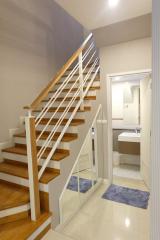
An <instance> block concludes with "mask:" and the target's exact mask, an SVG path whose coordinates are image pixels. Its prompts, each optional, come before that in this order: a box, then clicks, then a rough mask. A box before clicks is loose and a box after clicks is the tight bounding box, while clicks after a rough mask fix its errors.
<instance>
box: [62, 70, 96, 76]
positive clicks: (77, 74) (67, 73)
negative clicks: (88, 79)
mask: <svg viewBox="0 0 160 240" xmlns="http://www.w3.org/2000/svg"><path fill="white" fill-rule="evenodd" d="M95 72H96V71H92V72H91V74H94V73H95ZM98 72H99V71H98ZM69 74H70V72H67V71H66V74H64V75H63V77H68V75H69ZM87 74H88V72H83V75H87ZM74 76H79V73H75V74H74Z"/></svg>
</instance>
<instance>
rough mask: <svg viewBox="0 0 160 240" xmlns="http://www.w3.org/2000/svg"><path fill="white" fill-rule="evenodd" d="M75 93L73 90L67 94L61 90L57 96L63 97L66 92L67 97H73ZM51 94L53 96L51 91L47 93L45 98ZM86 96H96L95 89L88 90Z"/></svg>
mask: <svg viewBox="0 0 160 240" xmlns="http://www.w3.org/2000/svg"><path fill="white" fill-rule="evenodd" d="M75 93H76V92H75V91H74V92H71V93H69V94H68V93H67V92H61V93H60V95H59V97H63V98H64V97H65V96H66V95H67V94H68V95H67V97H73V96H74V94H75ZM52 96H53V93H51V94H49V96H48V98H47V99H50V98H51V97H52ZM87 96H96V91H95V90H94V91H92V90H89V91H88V93H87Z"/></svg>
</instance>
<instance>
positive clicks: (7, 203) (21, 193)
mask: <svg viewBox="0 0 160 240" xmlns="http://www.w3.org/2000/svg"><path fill="white" fill-rule="evenodd" d="M0 191H1V193H0V211H2V210H5V209H9V208H15V207H19V206H22V205H25V204H28V203H29V192H28V189H27V188H25V187H23V186H19V185H16V184H13V183H9V182H6V181H3V180H0Z"/></svg>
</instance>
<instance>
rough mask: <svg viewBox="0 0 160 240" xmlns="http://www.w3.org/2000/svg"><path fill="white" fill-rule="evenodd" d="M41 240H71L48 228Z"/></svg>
mask: <svg viewBox="0 0 160 240" xmlns="http://www.w3.org/2000/svg"><path fill="white" fill-rule="evenodd" d="M42 240H72V239H71V238H68V237H66V236H64V235H62V234H60V233H57V232H55V231H52V230H50V231H49V232H48V233H47V234H46V236H45V237H44V238H43V239H42Z"/></svg>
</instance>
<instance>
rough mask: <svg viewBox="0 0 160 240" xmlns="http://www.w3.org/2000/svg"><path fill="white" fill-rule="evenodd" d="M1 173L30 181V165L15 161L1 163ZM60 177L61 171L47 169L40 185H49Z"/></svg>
mask: <svg viewBox="0 0 160 240" xmlns="http://www.w3.org/2000/svg"><path fill="white" fill-rule="evenodd" d="M0 172H2V173H6V174H9V175H12V176H16V177H20V178H25V179H28V165H27V164H25V163H20V162H16V161H13V160H5V161H4V162H2V163H0ZM59 175H60V171H59V170H58V169H54V168H46V170H45V171H44V173H43V175H42V177H41V179H40V183H43V184H48V183H49V182H50V181H51V180H53V179H55V178H56V177H58V176H59Z"/></svg>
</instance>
